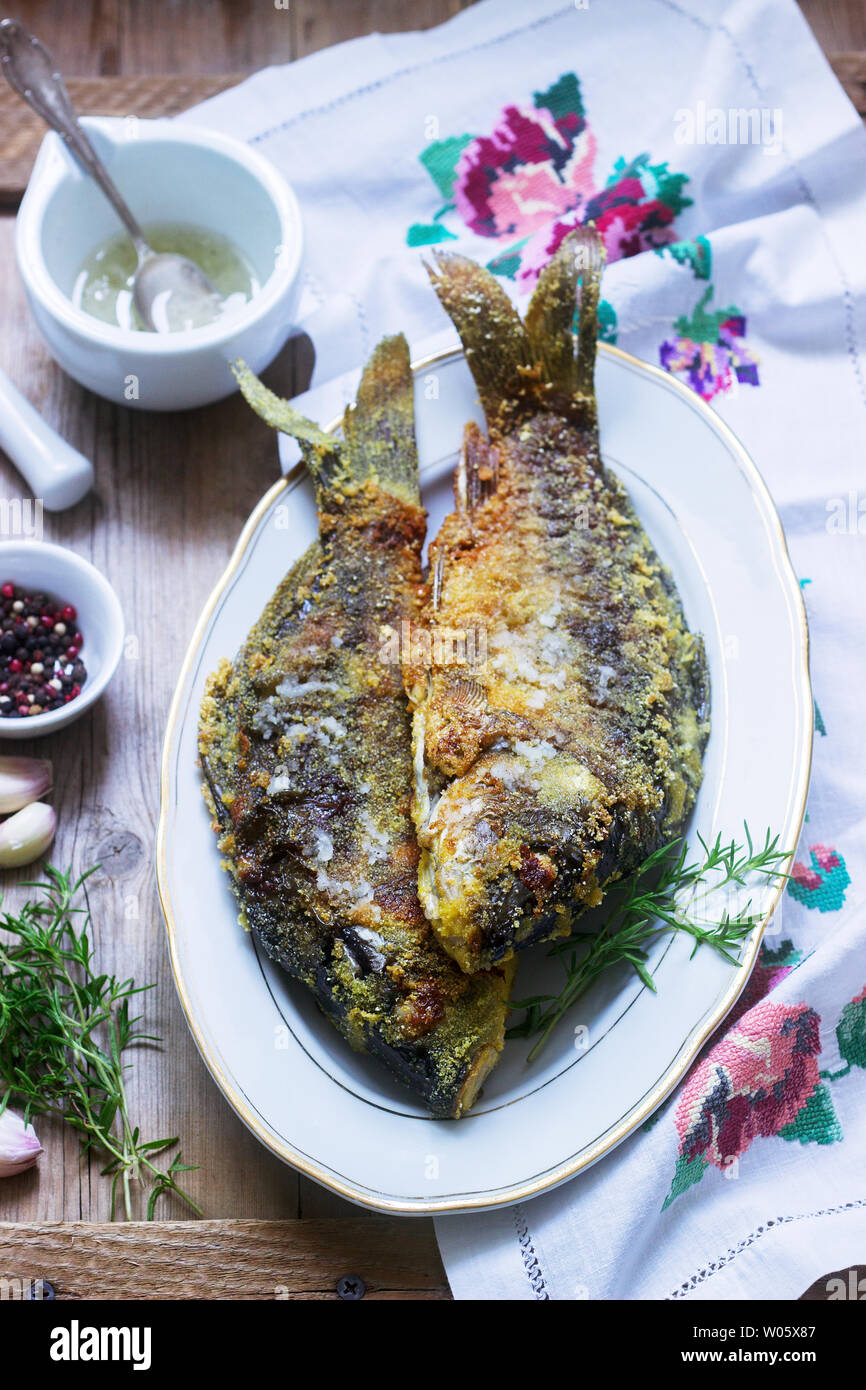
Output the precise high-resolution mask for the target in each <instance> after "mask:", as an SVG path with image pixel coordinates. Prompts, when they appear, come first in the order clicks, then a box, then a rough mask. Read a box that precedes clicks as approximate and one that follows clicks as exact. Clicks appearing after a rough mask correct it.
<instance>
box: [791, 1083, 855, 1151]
mask: <svg viewBox="0 0 866 1390" xmlns="http://www.w3.org/2000/svg"><path fill="white" fill-rule="evenodd" d="M779 1138H780V1139H787V1140H789V1141H791V1142H793V1141H795V1140H796V1141H799V1143H801V1144H835V1143H836V1142H837V1141H838V1140H839V1139H841V1138H842V1126H841V1125H840V1124H839V1121H838V1120H837V1118H836V1111H835V1110H834V1109H833V1102H832V1100H831V1099H830V1092H829V1091H828V1090H827V1087H826V1086H824V1085H823V1084H822V1083H821V1082H820V1081H819V1082H818V1085H817V1086H816V1087H815V1089H814V1091H813V1092H812V1094H811V1095H810V1097H809V1099H808V1100H807V1101H806V1104H805V1105H804V1106H803V1108H802V1110H800V1111H799V1112H798V1114H797V1115H795V1117H794V1119H793V1120H792V1121H791V1123H790V1124H788V1125H785V1126H784V1127H783V1128H782V1129H780V1130H779Z"/></svg>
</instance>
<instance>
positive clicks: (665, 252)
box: [656, 236, 713, 280]
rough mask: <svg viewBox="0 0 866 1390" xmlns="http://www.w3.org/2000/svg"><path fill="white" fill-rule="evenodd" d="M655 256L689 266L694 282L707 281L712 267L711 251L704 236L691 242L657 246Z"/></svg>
mask: <svg viewBox="0 0 866 1390" xmlns="http://www.w3.org/2000/svg"><path fill="white" fill-rule="evenodd" d="M656 255H657V256H672V257H673V259H674V260H675V261H676V262H677V264H678V265H688V266H691V268H692V272H693V274H694V276H695V279H696V280H709V278H710V270H711V267H712V259H713V258H712V251H711V249H710V243H709V241H708V240H707V238H706V237H705V236H696V237H695V239H694V240H693V241H674V242H672V243H671V245H670V246H657V247H656Z"/></svg>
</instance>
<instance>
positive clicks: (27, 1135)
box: [0, 1110, 42, 1178]
mask: <svg viewBox="0 0 866 1390" xmlns="http://www.w3.org/2000/svg"><path fill="white" fill-rule="evenodd" d="M41 1152H42V1145H41V1144H40V1143H39V1140H38V1139H37V1138H36V1132H35V1130H34V1128H33V1126H32V1125H25V1123H24V1121H23V1120H22V1118H21V1116H20V1115H16V1114H14V1112H13V1111H11V1110H4V1111H3V1114H2V1115H0V1178H14V1177H15V1174H16V1173H24V1172H26V1170H27V1169H28V1168H32V1167H33V1165H34V1163H35V1162H36V1160H37V1158H38V1157H39V1155H40V1154H41Z"/></svg>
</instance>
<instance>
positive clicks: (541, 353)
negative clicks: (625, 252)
mask: <svg viewBox="0 0 866 1390" xmlns="http://www.w3.org/2000/svg"><path fill="white" fill-rule="evenodd" d="M603 266H604V243H603V242H602V240H601V237H600V236H599V234H598V232H597V231H596V229H595V226H594V225H593V224H592V223H589V224H587V225H586V226H584V227H576V228H575V229H574V231H572V232H569V234H568V236H567V237H566V238H565V240H564V241H563V242H562V245H561V246H560V247H559V249H558V250H557V252H556V254H555V255H554V256H553V258H552V259H551V260H550V261H549V262H548V263H547V265H546V266H545V267H544V269H543V270H542V272H541V274H540V276H539V277H538V284H537V285H536V287H535V293H534V294H533V296H532V299H531V300H530V303H529V308H528V309H527V311H526V332H527V334H528V337H529V342H530V349H531V360H532V361H533V362H535V363H536V364H537V365H538V366H539V367H540V368H541V370H542V372H543V374H544V379H545V382H546V383H548V384H549V385H550V387H552V388H553V390H554V391H557V392H563V393H565V394H566V395H567V396H570V397H573V398H577V399H578V400H579V401H580V402H581V403H582V404H591V406H592V411H593V414H594V411H595V407H594V400H595V393H594V386H593V378H594V374H595V353H596V344H597V342H598V299H599V290H600V286H601V272H602V268H603ZM578 284H579V285H580V296H579V299H578ZM575 314H577V352H576V353H575V343H574V319H575Z"/></svg>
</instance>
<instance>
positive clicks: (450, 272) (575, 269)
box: [428, 225, 604, 424]
mask: <svg viewBox="0 0 866 1390" xmlns="http://www.w3.org/2000/svg"><path fill="white" fill-rule="evenodd" d="M434 255H435V261H436V268H435V269H433V268H431V267H429V266H428V272H429V275H430V279H431V281H432V284H433V288H434V289H435V291H436V293H437V294H438V296H439V299H440V300H441V302H442V306H443V308H444V309H445V311H446V313H447V314H448V315H449V317H450V318H451V319H452V321H453V323H454V325H455V327H456V329H457V332H458V333H459V334H460V340H461V342H462V343H463V347H464V350H465V352H466V360H467V362H468V364H469V367H470V370H471V372H472V375H473V377H474V378H475V384H476V386H477V387H478V394H479V395H480V397H481V404H482V405H483V406H484V410H485V413H486V415H487V420H488V423H491V422H494V421H495V422H497V423H500V424H514V422H515V421H516V420H517V419H519V418H520V417H521V415H524V414H525V413H527V412H529V411H532V410H535V409H537V408H538V406H539V404H543V403H549V402H550V401H551V397H553V398H554V399H555V400H557V402H558V403H563V402H564V401H571V402H572V403H573V404H576V405H577V406H578V407H579V409H580V411H581V414H582V415H583V416H584V418H585V417H586V414H587V413H589V414H590V416H591V417H592V418H594V413H595V397H594V390H593V376H594V372H595V352H596V343H597V339H598V298H599V287H600V283H601V271H602V266H603V264H604V246H603V243H602V241H601V238H600V236H599V235H598V232H597V231H596V229H595V227H594V226H592V225H589V226H586V227H576V228H575V229H574V230H573V231H572V232H569V234H568V236H567V237H566V238H565V240H564V241H563V242H562V245H561V246H560V247H559V249H558V250H557V252H556V254H555V255H554V257H553V259H552V260H551V261H550V262H549V263H548V265H546V266H545V268H544V270H542V272H541V275H540V276H539V280H538V285H537V286H536V289H535V293H534V294H533V296H532V300H531V301H530V305H529V309H528V311H527V314H526V320H525V323H524V322H521V320H520V316H519V315H518V313H517V310H516V309H515V308H514V306H513V304H512V303H511V300H510V299H509V298H508V295H507V294H506V293H505V291H504V290H503V288H502V286H501V285H500V284H499V282H498V281H497V280H496V279H495V278H494V276H493V275H491V273H490V271H489V270H485V269H483V268H482V267H481V266H479V265H476V264H475V262H474V261H470V260H467V259H466V258H465V257H464V256H457V255H454V254H453V253H451V252H443V251H439V252H436V253H434ZM578 288H579V294H578ZM575 319H576V321H577V350H576V351H575Z"/></svg>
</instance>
